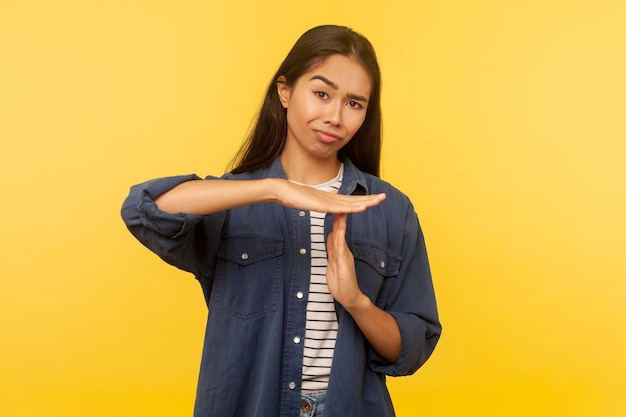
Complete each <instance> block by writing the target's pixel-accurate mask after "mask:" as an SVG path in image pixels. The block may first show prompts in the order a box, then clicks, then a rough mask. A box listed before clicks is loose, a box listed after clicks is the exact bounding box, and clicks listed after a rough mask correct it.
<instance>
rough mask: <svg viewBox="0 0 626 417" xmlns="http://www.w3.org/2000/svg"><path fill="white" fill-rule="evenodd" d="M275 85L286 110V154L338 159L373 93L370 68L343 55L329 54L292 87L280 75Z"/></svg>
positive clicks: (361, 121) (358, 123)
mask: <svg viewBox="0 0 626 417" xmlns="http://www.w3.org/2000/svg"><path fill="white" fill-rule="evenodd" d="M277 88H278V94H279V97H280V100H281V103H282V105H283V107H284V108H286V109H287V139H286V142H285V148H284V151H283V153H285V152H288V153H291V155H294V153H295V155H294V156H299V157H302V156H304V157H313V158H316V159H327V158H335V159H336V157H337V152H338V151H339V150H340V149H341V148H342V147H343V146H345V145H346V144H347V143H348V142H349V141H350V139H352V137H353V136H354V134H355V133H356V132H357V131H358V130H359V128H360V127H361V125H362V124H363V121H364V120H365V115H366V113H367V105H368V101H369V99H370V94H371V91H372V86H371V81H370V78H369V75H368V73H367V71H366V70H365V69H364V68H363V66H362V65H361V64H359V62H358V61H356V60H355V59H354V58H352V57H347V56H344V55H331V56H330V57H328V58H327V59H326V60H324V61H323V63H322V64H321V65H319V66H317V67H315V68H313V69H312V70H310V71H309V72H306V73H305V74H303V75H302V76H301V77H300V78H298V79H297V80H296V82H295V83H293V85H292V86H288V85H286V84H285V83H284V77H283V78H279V83H278V84H277Z"/></svg>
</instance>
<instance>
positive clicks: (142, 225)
mask: <svg viewBox="0 0 626 417" xmlns="http://www.w3.org/2000/svg"><path fill="white" fill-rule="evenodd" d="M199 179H200V177H198V176H196V175H193V174H191V175H182V176H175V177H166V178H159V179H154V180H150V181H147V182H144V183H141V184H138V185H134V186H133V187H131V189H130V193H129V195H128V197H126V199H125V200H124V203H123V205H122V211H121V214H122V219H123V220H124V223H125V224H126V226H127V227H128V229H129V230H130V232H131V233H132V234H133V236H135V237H136V238H137V239H138V240H139V241H140V242H141V243H142V244H143V245H144V246H146V247H147V248H148V249H150V250H151V251H152V252H154V253H155V254H157V255H158V256H159V257H160V258H161V259H163V260H164V261H165V262H167V263H169V264H171V265H174V266H176V267H177V268H180V269H182V270H184V271H188V272H191V273H193V274H194V275H196V277H199V276H203V275H206V274H207V271H209V270H210V269H211V267H212V263H214V258H215V256H212V255H214V254H215V253H216V252H217V247H218V245H219V236H220V234H221V226H222V224H223V220H224V216H225V213H224V212H222V213H216V214H212V215H208V216H200V215H191V214H184V213H177V214H170V213H166V212H164V211H161V210H159V208H158V206H157V205H156V203H155V202H154V200H155V199H156V198H157V197H158V196H159V195H161V194H163V193H165V192H166V191H169V190H171V189H172V188H174V187H176V186H177V185H179V184H181V183H183V182H186V181H192V180H199ZM207 179H210V178H207ZM212 260H213V261H212Z"/></svg>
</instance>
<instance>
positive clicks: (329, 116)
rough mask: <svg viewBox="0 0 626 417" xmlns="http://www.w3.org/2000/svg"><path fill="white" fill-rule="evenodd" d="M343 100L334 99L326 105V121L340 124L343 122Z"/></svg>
mask: <svg viewBox="0 0 626 417" xmlns="http://www.w3.org/2000/svg"><path fill="white" fill-rule="evenodd" d="M341 111H342V106H341V102H339V101H333V102H331V103H329V104H328V106H326V114H325V115H324V116H325V120H324V121H325V122H326V123H330V124H334V125H338V124H340V123H341Z"/></svg>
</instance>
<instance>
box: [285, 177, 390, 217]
mask: <svg viewBox="0 0 626 417" xmlns="http://www.w3.org/2000/svg"><path fill="white" fill-rule="evenodd" d="M275 181H276V182H277V187H276V201H275V202H277V203H279V204H282V205H283V206H286V207H291V208H297V209H302V210H310V211H317V212H320V213H358V212H361V211H365V210H366V209H367V208H369V207H374V206H377V205H378V204H380V202H381V201H383V200H384V199H385V198H386V195H385V194H384V193H383V194H372V195H344V194H338V193H337V192H334V193H330V192H327V191H320V190H317V189H315V188H312V187H308V186H306V185H300V184H295V183H293V182H290V181H287V180H281V179H277V180H275Z"/></svg>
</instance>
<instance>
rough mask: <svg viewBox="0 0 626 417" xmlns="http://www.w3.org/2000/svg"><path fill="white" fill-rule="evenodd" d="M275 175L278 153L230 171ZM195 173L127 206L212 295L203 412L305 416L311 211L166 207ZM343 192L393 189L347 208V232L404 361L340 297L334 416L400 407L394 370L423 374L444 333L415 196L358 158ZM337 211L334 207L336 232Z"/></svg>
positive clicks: (155, 185)
mask: <svg viewBox="0 0 626 417" xmlns="http://www.w3.org/2000/svg"><path fill="white" fill-rule="evenodd" d="M268 177H271V178H286V176H285V173H284V171H283V168H282V166H281V164H280V160H279V159H278V158H277V159H276V160H275V161H273V163H272V164H271V166H269V167H268V168H266V169H262V170H259V171H255V172H252V173H244V174H239V175H232V174H225V175H224V176H223V177H222V178H223V179H230V180H248V179H260V178H268ZM194 179H199V177H197V176H195V175H187V176H176V177H168V178H162V179H156V180H151V181H148V182H145V183H143V184H139V185H135V186H133V187H132V188H131V191H130V194H129V196H128V197H127V199H126V200H125V202H124V205H123V207H122V217H123V219H124V221H125V222H126V225H127V226H128V228H129V230H130V231H131V232H132V234H133V235H134V236H136V237H137V239H139V240H140V241H141V242H142V243H143V244H144V245H145V246H147V247H148V248H149V249H150V250H152V251H153V252H155V253H156V254H157V255H158V256H160V257H161V258H162V259H163V260H165V261H166V262H168V263H170V264H172V265H174V266H176V267H178V268H180V269H182V270H185V271H188V272H191V273H192V274H194V275H195V277H196V279H197V280H198V281H199V282H200V284H201V287H202V290H203V292H204V297H205V299H206V302H207V305H208V309H209V314H208V320H207V327H206V336H205V341H204V349H203V353H202V362H201V366H200V376H199V382H198V388H197V395H196V404H195V411H194V416H195V417H250V416H258V417H278V416H280V417H296V416H299V415H300V401H301V397H300V384H301V379H302V376H301V371H302V354H303V343H300V340H303V339H304V337H302V336H303V333H304V328H305V321H306V305H307V297H308V288H309V285H308V283H309V273H310V269H311V267H310V262H311V259H310V256H309V251H310V244H311V241H310V221H309V212H308V211H304V210H299V209H292V208H287V207H284V206H282V205H279V204H275V203H262V204H254V205H249V206H243V207H238V208H234V209H230V210H226V211H223V212H219V213H216V214H211V215H206V216H198V215H189V214H168V213H164V212H162V211H160V210H159V209H158V208H157V206H156V204H155V203H154V199H155V198H156V197H157V196H159V195H160V194H162V193H164V192H166V191H168V190H170V189H171V188H173V187H175V186H177V185H178V184H180V183H182V182H184V181H189V180H194ZM211 179H215V177H208V178H207V180H211ZM339 192H340V193H342V194H370V193H372V194H374V193H382V192H384V193H387V198H386V199H385V200H384V201H383V202H382V203H381V204H380V205H378V206H376V207H372V208H369V209H367V210H366V211H365V212H363V213H355V214H351V215H349V216H348V225H347V232H346V241H347V243H348V246H349V248H350V250H351V251H352V254H353V255H354V260H355V267H356V274H357V279H358V283H359V287H360V289H361V291H363V293H365V294H366V295H367V296H368V297H369V298H370V299H371V300H372V302H374V303H375V304H376V305H377V306H378V307H380V308H381V309H383V310H385V311H387V312H388V313H389V314H391V315H392V316H393V317H394V318H395V320H396V321H397V323H398V326H399V328H400V333H401V338H402V350H401V353H400V357H399V359H398V360H397V361H396V363H390V362H388V361H387V360H385V359H384V358H382V357H381V356H380V355H379V354H378V353H377V352H376V351H375V350H374V349H373V348H372V347H371V346H370V345H369V343H368V342H367V340H366V339H365V337H364V336H363V334H362V333H361V331H360V329H359V328H358V326H357V325H356V323H355V321H354V320H353V319H352V317H351V316H350V314H349V313H348V312H347V311H346V310H345V309H343V308H342V306H341V305H340V304H338V303H335V304H336V311H337V319H338V322H339V330H338V334H337V342H336V346H335V352H334V357H333V362H332V368H331V374H330V381H329V385H328V392H327V396H326V408H325V415H326V417H386V416H393V415H395V414H394V410H393V405H392V403H391V398H390V396H389V392H388V390H387V387H386V384H385V376H386V375H390V376H401V375H408V374H412V373H413V372H415V371H416V370H417V369H418V368H419V367H420V366H421V365H422V364H423V363H424V362H425V361H426V360H427V359H428V357H429V356H430V354H431V353H432V351H433V349H434V348H435V345H436V344H437V341H438V339H439V335H440V333H441V325H440V323H439V318H438V314H437V306H436V302H435V295H434V290H433V285H432V280H431V275H430V268H429V264H428V259H427V255H426V248H425V245H424V239H423V235H422V231H421V228H420V225H419V222H418V219H417V216H416V214H415V211H414V209H413V206H412V205H411V202H410V201H409V199H408V198H407V197H406V196H405V195H403V194H402V193H400V192H399V191H398V190H396V189H395V188H393V187H392V186H391V185H389V184H388V183H386V182H384V181H382V180H380V179H379V178H376V177H374V176H371V175H369V174H365V173H363V172H361V171H359V170H358V169H357V168H356V167H355V166H354V165H353V164H352V163H351V162H350V161H349V160H346V161H344V177H343V183H342V186H341V189H340V191H339ZM332 220H333V216H332V215H330V214H329V215H327V216H326V222H325V234H326V236H328V234H329V233H330V231H331V229H332ZM298 337H299V338H298Z"/></svg>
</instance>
